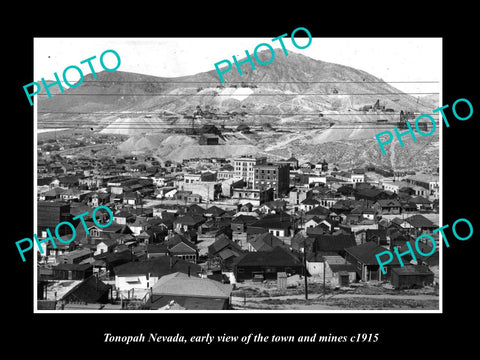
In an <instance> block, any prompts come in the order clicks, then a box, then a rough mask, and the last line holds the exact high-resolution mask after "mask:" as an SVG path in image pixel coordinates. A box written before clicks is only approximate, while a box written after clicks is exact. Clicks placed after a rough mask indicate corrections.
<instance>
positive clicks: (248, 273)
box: [233, 246, 304, 281]
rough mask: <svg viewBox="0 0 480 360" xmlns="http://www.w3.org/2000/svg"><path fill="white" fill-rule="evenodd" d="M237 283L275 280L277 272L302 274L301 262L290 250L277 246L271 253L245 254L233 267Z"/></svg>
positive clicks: (256, 252)
mask: <svg viewBox="0 0 480 360" xmlns="http://www.w3.org/2000/svg"><path fill="white" fill-rule="evenodd" d="M233 272H234V275H235V278H236V280H237V281H242V280H247V279H249V280H251V279H253V280H260V281H261V280H276V279H277V274H278V273H279V272H285V273H287V275H288V274H291V275H293V274H304V266H303V263H302V261H301V260H300V259H299V258H298V256H296V255H295V254H293V253H292V252H291V251H290V250H288V249H285V248H283V247H280V246H277V247H275V248H274V249H273V250H272V251H255V252H247V253H245V254H243V255H242V256H240V257H238V258H237V259H236V260H235V262H234V265H233Z"/></svg>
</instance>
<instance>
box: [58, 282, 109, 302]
mask: <svg viewBox="0 0 480 360" xmlns="http://www.w3.org/2000/svg"><path fill="white" fill-rule="evenodd" d="M111 288H112V286H111V285H107V284H105V283H104V282H103V281H101V280H99V279H98V278H97V277H96V276H90V277H89V278H88V279H85V280H84V281H82V282H81V283H80V284H78V285H76V286H75V287H74V288H73V289H71V290H70V291H69V292H67V293H66V294H65V295H64V296H63V297H62V298H61V301H62V302H63V303H64V304H65V303H67V304H69V303H83V304H92V303H100V304H106V303H108V302H109V293H110V291H111Z"/></svg>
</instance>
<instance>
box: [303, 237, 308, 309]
mask: <svg viewBox="0 0 480 360" xmlns="http://www.w3.org/2000/svg"><path fill="white" fill-rule="evenodd" d="M303 276H304V278H305V300H308V282H307V247H306V241H305V240H303Z"/></svg>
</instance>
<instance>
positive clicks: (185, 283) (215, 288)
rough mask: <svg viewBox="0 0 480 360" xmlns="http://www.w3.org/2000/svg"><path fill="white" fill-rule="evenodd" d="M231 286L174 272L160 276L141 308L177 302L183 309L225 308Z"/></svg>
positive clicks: (158, 306) (228, 304) (151, 307)
mask: <svg viewBox="0 0 480 360" xmlns="http://www.w3.org/2000/svg"><path fill="white" fill-rule="evenodd" d="M232 290H233V286H232V285H230V284H222V283H221V282H218V281H215V280H211V279H205V278H198V277H193V276H188V275H185V274H184V273H180V272H176V273H173V274H168V275H164V276H162V277H161V278H160V279H159V280H158V281H157V282H156V284H155V285H154V286H153V288H152V291H151V296H150V297H149V299H148V301H147V302H146V303H145V305H144V306H143V307H142V308H143V309H150V310H152V309H155V310H156V309H160V308H163V307H165V306H167V305H169V304H178V305H179V306H180V307H181V308H183V309H185V310H227V309H229V308H230V296H231V293H232Z"/></svg>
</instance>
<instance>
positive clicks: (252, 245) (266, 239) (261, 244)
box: [248, 232, 285, 251]
mask: <svg viewBox="0 0 480 360" xmlns="http://www.w3.org/2000/svg"><path fill="white" fill-rule="evenodd" d="M277 246H283V247H285V244H284V242H283V241H282V240H280V239H279V238H277V237H276V236H274V235H272V234H271V233H269V232H266V233H262V234H256V235H254V236H253V237H251V238H250V239H248V251H272V250H273V249H274V248H275V247H277Z"/></svg>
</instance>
